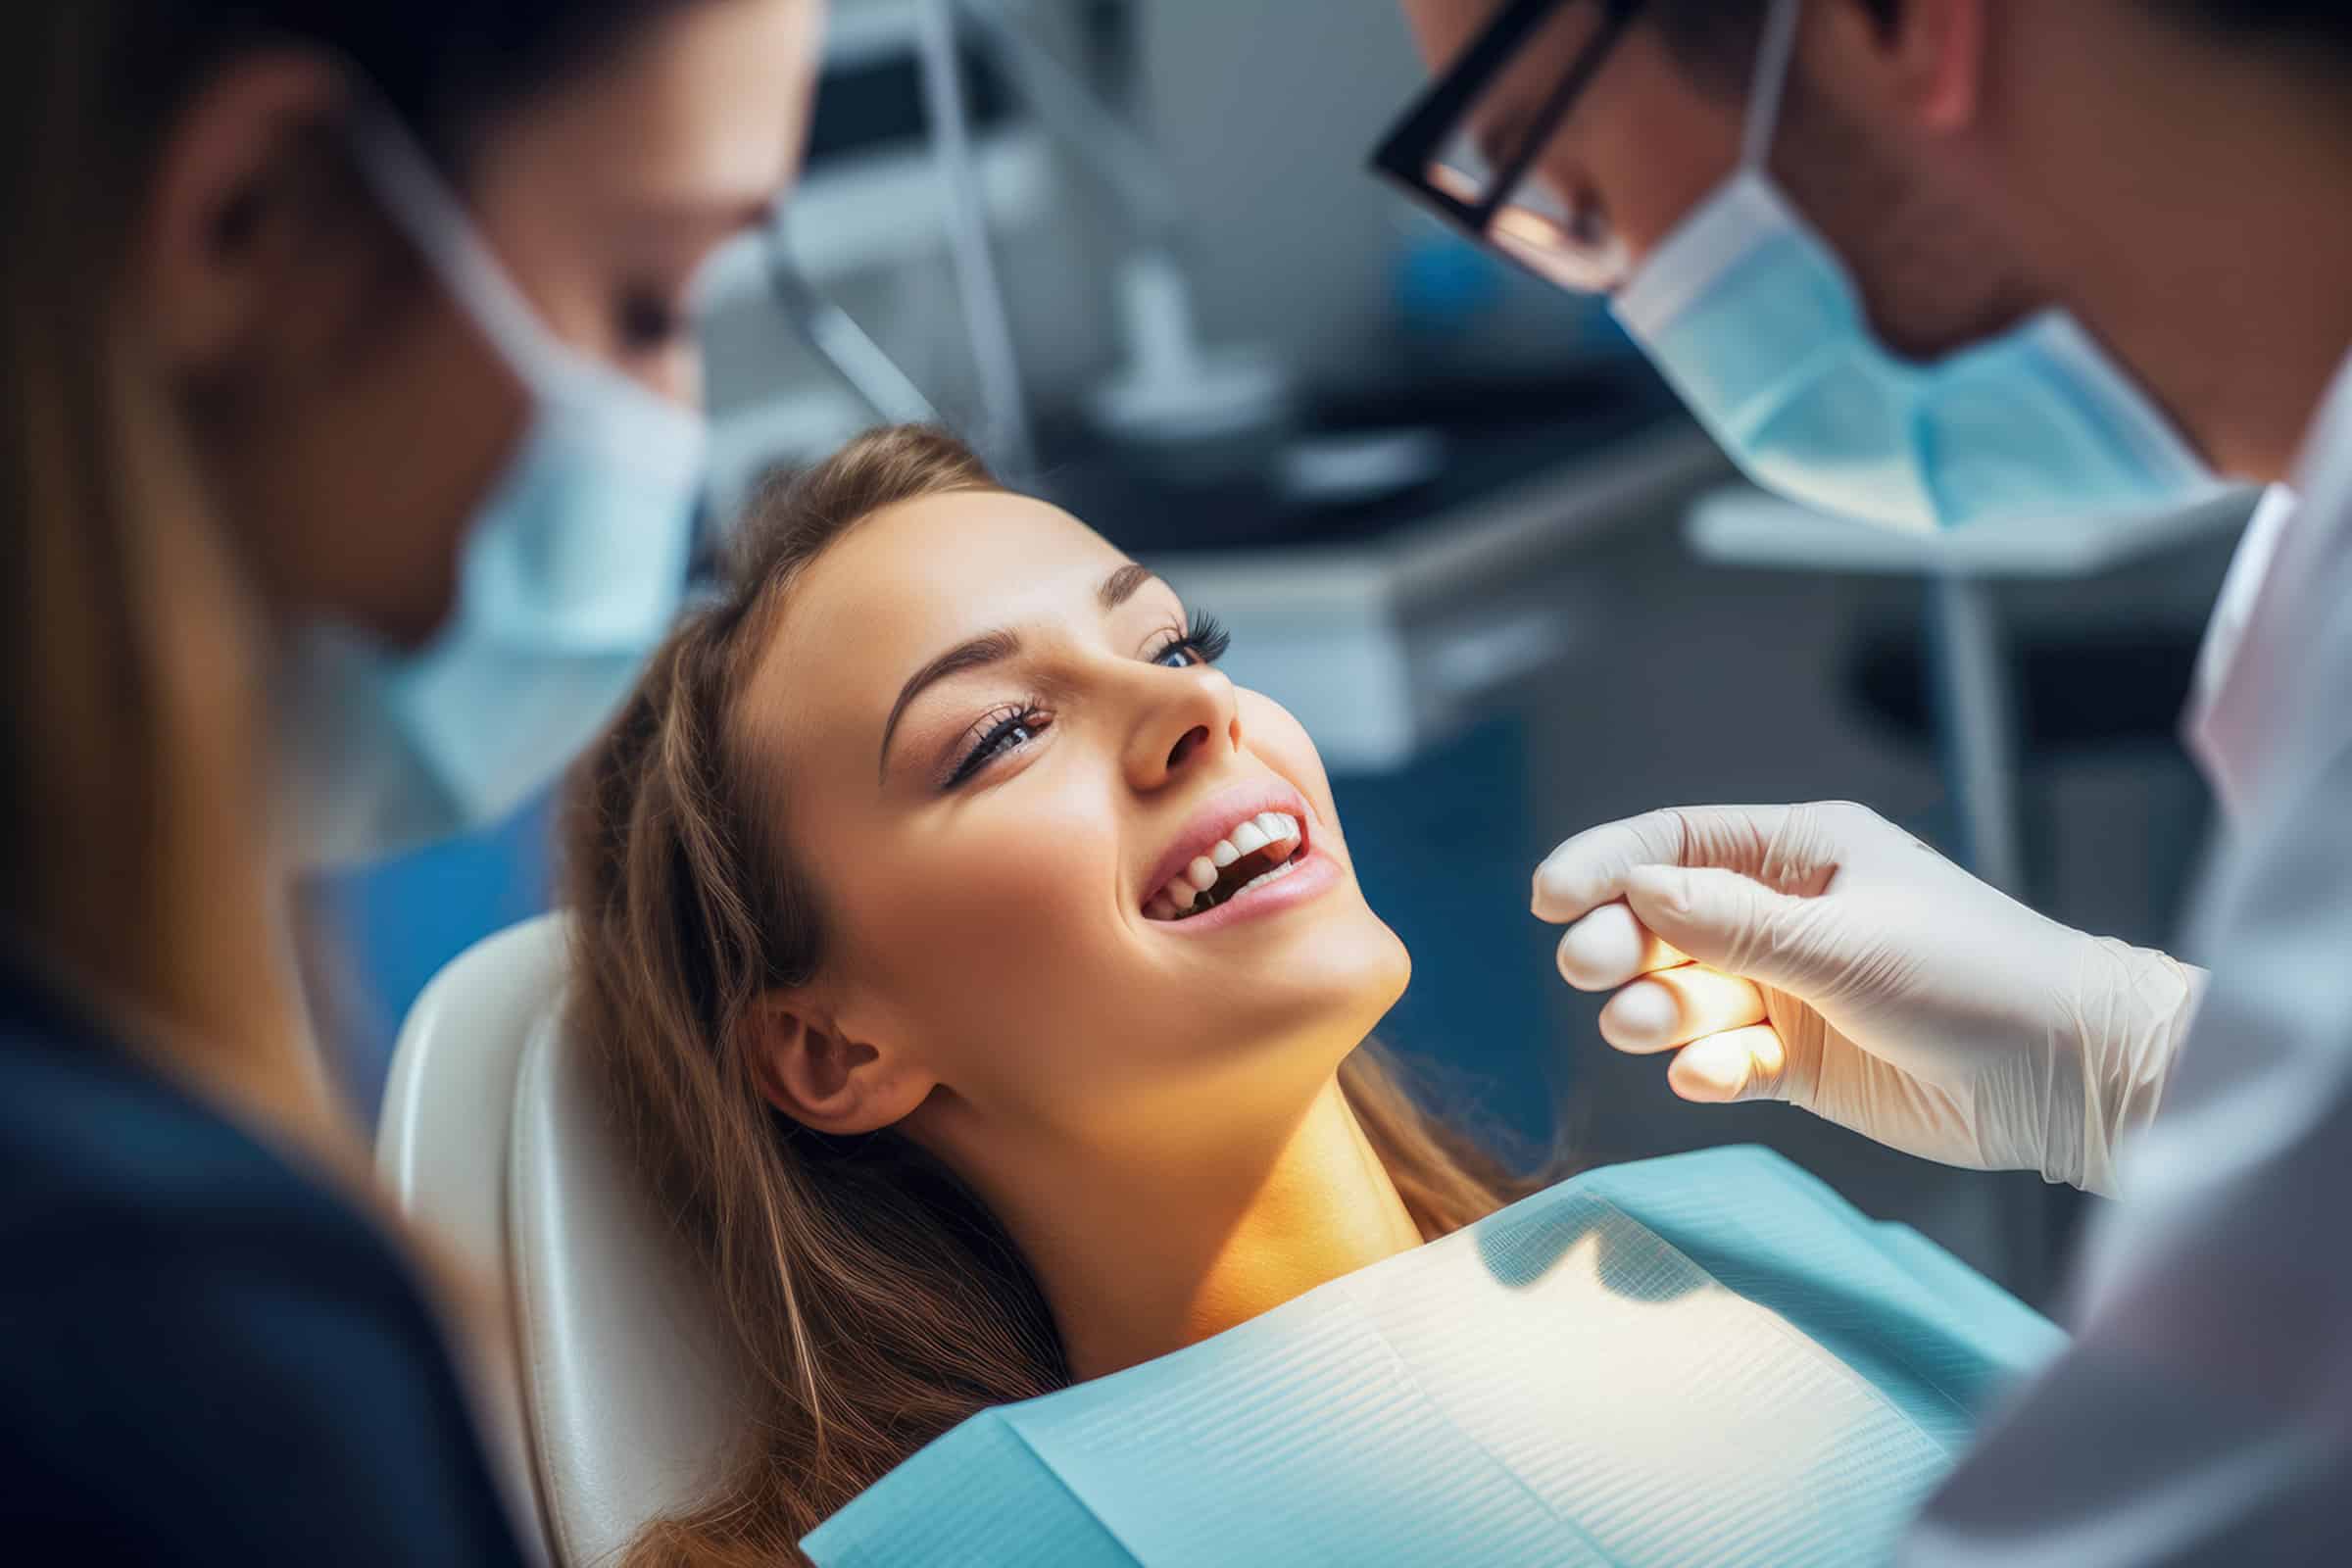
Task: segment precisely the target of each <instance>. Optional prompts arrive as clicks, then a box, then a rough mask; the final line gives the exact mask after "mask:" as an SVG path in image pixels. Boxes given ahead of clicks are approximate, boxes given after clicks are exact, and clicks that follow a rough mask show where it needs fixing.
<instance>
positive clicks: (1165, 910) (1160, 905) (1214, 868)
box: [1144, 811, 1302, 920]
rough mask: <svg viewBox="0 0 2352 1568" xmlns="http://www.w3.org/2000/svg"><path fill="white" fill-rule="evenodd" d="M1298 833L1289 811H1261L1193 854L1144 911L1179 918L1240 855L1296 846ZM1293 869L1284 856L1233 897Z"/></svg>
mask: <svg viewBox="0 0 2352 1568" xmlns="http://www.w3.org/2000/svg"><path fill="white" fill-rule="evenodd" d="M1301 836H1302V835H1301V834H1300V833H1299V819H1298V818H1297V817H1295V816H1293V815H1291V814H1290V813H1289V812H1288V811H1260V812H1259V813H1258V814H1257V815H1255V816H1253V817H1251V818H1250V820H1249V821H1247V822H1244V823H1241V824H1240V825H1239V826H1237V827H1235V828H1234V830H1233V833H1232V835H1231V836H1230V837H1227V838H1222V839H1219V840H1218V841H1217V842H1216V843H1214V844H1212V845H1210V846H1209V848H1208V852H1207V853H1206V854H1205V855H1201V856H1197V857H1195V858H1194V860H1193V862H1192V863H1191V864H1190V865H1188V866H1186V867H1185V868H1184V869H1183V870H1181V871H1179V872H1177V873H1176V875H1175V877H1174V878H1173V879H1171V880H1170V881H1169V883H1168V885H1167V886H1166V887H1164V888H1161V889H1160V890H1159V891H1158V892H1157V893H1155V894H1153V895H1152V901H1151V902H1150V903H1149V904H1146V905H1145V906H1144V913H1145V914H1146V915H1147V916H1149V917H1150V918H1152V919H1154V920H1176V919H1181V918H1182V917H1183V916H1184V915H1186V914H1187V913H1189V912H1191V910H1192V909H1193V907H1195V906H1196V905H1199V904H1201V902H1202V899H1203V897H1204V895H1206V894H1207V892H1208V890H1209V889H1210V888H1213V887H1215V886H1216V885H1217V875H1218V873H1219V872H1221V871H1223V870H1224V869H1225V868H1226V867H1228V866H1230V865H1232V864H1233V863H1234V862H1235V861H1237V860H1239V859H1240V858H1242V857H1243V856H1245V855H1255V854H1256V853H1257V852H1258V851H1260V850H1262V849H1265V848H1266V847H1267V846H1269V845H1285V844H1288V845H1297V844H1298V843H1299V840H1300V838H1301ZM1296 869H1297V867H1296V866H1294V865H1293V864H1292V863H1291V862H1290V861H1289V860H1288V859H1285V860H1283V861H1282V863H1280V864H1279V865H1276V866H1275V867H1274V868H1273V869H1272V870H1270V871H1266V872H1263V873H1261V874H1259V875H1258V876H1255V877H1252V878H1251V879H1250V881H1248V882H1246V883H1244V884H1243V885H1242V886H1241V887H1239V888H1236V889H1235V890H1234V892H1233V894H1232V897H1233V898H1239V897H1241V896H1242V895H1243V894H1245V893H1247V892H1249V891H1250V889H1251V888H1254V887H1256V886H1258V885H1259V884H1260V883H1265V882H1271V881H1273V880H1274V879H1275V878H1276V877H1278V876H1285V875H1288V874H1289V873H1290V872H1291V871H1293V870H1296ZM1228 902H1229V901H1228Z"/></svg>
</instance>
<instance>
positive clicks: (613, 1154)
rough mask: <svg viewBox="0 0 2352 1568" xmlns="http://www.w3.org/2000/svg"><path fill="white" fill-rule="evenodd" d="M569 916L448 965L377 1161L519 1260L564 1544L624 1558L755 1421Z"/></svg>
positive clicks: (560, 1547)
mask: <svg viewBox="0 0 2352 1568" xmlns="http://www.w3.org/2000/svg"><path fill="white" fill-rule="evenodd" d="M564 937H565V930H564V922H563V919H562V917H560V916H552V915H551V916H547V917H544V918H542V919H539V920H534V921H531V922H529V923H528V924H526V925H522V926H517V927H515V929H514V930H512V931H508V932H504V933H502V934H500V935H498V936H495V937H492V938H490V939H489V940H488V941H486V942H483V943H481V944H479V945H477V946H475V947H474V948H472V949H470V950H469V951H467V952H466V954H464V955H463V956H460V957H459V958H458V959H457V960H456V961H454V962H453V963H451V964H450V966H449V967H448V968H447V969H445V970H443V971H442V972H441V974H440V975H439V976H437V977H436V978H435V979H434V981H433V983H432V985H431V986H430V987H429V988H428V989H427V990H426V992H425V993H424V995H423V997H421V998H420V999H419V1000H418V1002H417V1006H416V1008H415V1009H414V1010H413V1011H412V1012H411V1013H410V1016H409V1020H408V1023H407V1025H406V1026H405V1027H404V1028H403V1030H402V1033H401V1041H400V1046H399V1049H398V1052H397V1053H396V1054H395V1056H394V1061H393V1071H392V1079H391V1083H390V1085H389V1087H388V1088H387V1090H386V1093H385V1102H384V1114H383V1122H382V1126H381V1129H380V1131H379V1135H378V1140H377V1158H378V1165H379V1168H380V1169H381V1171H382V1173H383V1175H384V1177H385V1179H386V1181H387V1182H389V1183H390V1185H391V1186H392V1188H393V1191H394V1192H395V1194H396V1195H397V1196H398V1197H399V1199H400V1201H401V1203H402V1204H403V1206H404V1207H405V1208H407V1209H408V1210H409V1212H410V1213H412V1214H413V1215H415V1216H416V1217H417V1219H418V1220H419V1221H420V1222H422V1223H424V1224H425V1225H427V1226H430V1227H432V1228H434V1229H436V1230H438V1231H439V1232H441V1233H442V1234H444V1235H445V1236H447V1237H449V1238H450V1240H451V1241H452V1242H453V1243H454V1244H455V1245H456V1246H457V1247H458V1248H459V1249H460V1250H461V1251H462V1252H463V1254H464V1255H465V1256H466V1258H467V1260H468V1261H470V1262H471V1263H473V1264H474V1265H475V1266H476V1267H477V1268H480V1269H482V1270H483V1271H484V1272H485V1273H494V1274H495V1276H496V1277H497V1278H500V1279H502V1280H504V1281H505V1282H506V1284H507V1286H508V1288H509V1290H510V1292H511V1295H512V1299H513V1303H514V1313H515V1332H516V1337H517V1342H518V1343H517V1347H516V1348H517V1354H516V1357H515V1360H516V1365H517V1367H518V1368H519V1381H518V1386H517V1387H516V1388H515V1389H513V1390H502V1391H497V1394H498V1397H500V1398H501V1399H502V1400H503V1399H506V1398H510V1397H511V1398H512V1400H513V1401H514V1407H515V1408H516V1409H518V1410H519V1412H520V1414H521V1417H522V1420H521V1426H522V1430H523V1431H524V1432H526V1433H527V1438H528V1442H527V1448H528V1455H527V1470H528V1476H529V1485H530V1489H531V1493H532V1495H534V1496H535V1497H536V1499H537V1503H538V1507H539V1513H540V1520H541V1523H542V1524H543V1526H544V1528H545V1530H546V1533H547V1540H548V1545H549V1548H550V1555H551V1556H552V1557H553V1558H554V1560H555V1561H556V1562H558V1563H559V1564H563V1565H564V1568H586V1565H588V1564H593V1563H603V1562H608V1561H611V1560H612V1559H613V1557H614V1556H615V1555H616V1554H617V1553H618V1552H619V1551H620V1550H621V1549H622V1548H623V1547H625V1546H626V1545H627V1544H629V1542H630V1541H631V1540H633V1539H634V1538H635V1537H636V1535H637V1533H638V1532H639V1531H640V1530H641V1529H643V1528H644V1527H645V1525H647V1524H648V1523H650V1522H651V1521H652V1520H654V1519H656V1518H659V1517H661V1516H662V1515H663V1514H667V1513H671V1512H675V1511H677V1510H679V1509H681V1508H684V1507H687V1506H689V1505H691V1504H693V1503H695V1502H697V1501H699V1500H701V1499H702V1498H703V1497H705V1496H706V1495H709V1494H710V1492H711V1489H712V1488H713V1487H714V1486H715V1485H716V1484H717V1483H718V1482H719V1480H720V1479H721V1477H722V1474H723V1469H724V1465H725V1462H726V1459H727V1457H728V1455H729V1453H730V1452H731V1450H732V1446H733V1445H734V1443H735V1442H736V1440H737V1439H738V1438H739V1436H740V1435H741V1434H742V1432H743V1430H744V1422H745V1414H744V1410H743V1407H742V1404H741V1392H742V1389H743V1387H744V1385H743V1382H742V1379H741V1377H740V1375H739V1374H738V1372H737V1369H736V1367H735V1364H734V1357H733V1352H732V1349H731V1348H730V1346H729V1344H728V1340H727V1337H726V1334H725V1331H724V1329H723V1327H722V1325H721V1322H720V1319H719V1316H718V1309H717V1303H716V1302H715V1301H714V1300H713V1299H712V1298H711V1294H710V1287H709V1283H708V1281H707V1280H706V1278H705V1276H704V1272H703V1270H702V1269H701V1268H700V1267H699V1266H697V1265H696V1264H695V1262H694V1261H693V1260H692V1259H691V1257H690V1256H689V1255H688V1253H687V1250H686V1249H685V1247H684V1245H683V1244H682V1242H681V1241H680V1240H679V1238H678V1237H677V1236H676V1234H675V1233H674V1231H673V1229H672V1227H671V1226H670V1225H669V1224H668V1223H667V1221H666V1220H665V1219H664V1217H663V1216H662V1214H661V1213H660V1212H659V1210H658V1208H657V1205H656V1204H655V1203H654V1201H653V1200H652V1197H651V1195H650V1194H649V1193H648V1192H646V1190H645V1188H644V1186H643V1184H642V1182H640V1180H639V1179H638V1176H637V1172H636V1168H635V1166H634V1164H633V1162H632V1161H631V1160H630V1158H629V1156H628V1152H627V1151H626V1150H625V1149H624V1148H623V1147H622V1144H621V1140H620V1138H619V1137H618V1133H617V1129H616V1128H615V1127H614V1125H613V1119H612V1117H611V1115H610V1113H609V1109H608V1106H607V1104H606V1103H605V1097H604V1094H603V1086H602V1084H601V1083H600V1081H599V1080H598V1076H597V1074H596V1072H595V1070H594V1064H593V1063H592V1062H590V1061H589V1060H588V1059H587V1054H586V1053H585V1052H583V1051H581V1050H579V1049H577V1047H576V1045H575V1044H574V1043H573V1042H571V1041H570V1040H569V1039H568V1038H567V1036H566V1032H565V1030H564V1005H563V1001H564V961H565V955H564Z"/></svg>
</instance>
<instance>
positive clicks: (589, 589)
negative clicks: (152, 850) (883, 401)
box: [284, 115, 707, 865]
mask: <svg viewBox="0 0 2352 1568" xmlns="http://www.w3.org/2000/svg"><path fill="white" fill-rule="evenodd" d="M360 146H361V155H362V157H361V161H362V164H363V166H364V167H365V169H366V170H367V172H368V176H369V178H370V179H371V181H372V183H373V185H374V187H375V189H376V192H377V194H378V196H379V198H380V199H381V200H382V202H383V204H384V206H385V207H386V209H387V210H388V211H389V212H390V213H391V215H392V216H393V218H394V221H396V222H397V223H398V224H399V225H400V227H401V228H402V229H403V230H404V231H405V232H406V233H407V234H408V235H409V236H410V238H411V239H412V240H413V241H414V242H415V243H416V245H417V247H418V249H419V250H420V251H422V253H423V255H424V257H425V259H426V261H427V262H428V264H429V265H430V267H431V269H432V270H433V272H434V274H435V276H436V277H437V279H438V280H439V281H440V282H441V284H442V285H443V286H444V287H445V288H446V289H447V290H448V291H449V293H450V294H451V296H452V297H453V298H454V299H456V300H457V301H458V303H459V304H460V306H461V307H462V308H463V309H464V310H465V311H466V314H467V315H468V316H469V317H470V318H471V319H473V320H474V321H475V322H476V323H477V324H478V325H479V326H480V328H481V330H482V332H483V333H484V335H485V336H487V337H488V338H489V339H490V341H491V342H492V344H493V345H495V346H496V348H497V350H498V351H499V353H500V355H501V356H502V357H503V358H504V359H505V360H506V361H507V363H508V364H509V365H510V366H511V367H512V368H513V369H514V372H515V375H516V376H517V378H519V379H520V380H521V382H522V383H523V385H524V386H525V387H526V388H527V389H528V391H529V394H530V398H531V403H532V414H531V418H530V424H529V426H528V428H527V429H526V431H525V432H524V434H523V435H522V437H521V438H520V440H519V442H518V443H517V446H516V449H515V452H514V454H513V456H512V457H511V458H510V459H509V461H508V466H507V468H506V471H505V472H504V474H503V475H502V476H501V477H500V478H499V479H498V480H497V481H496V482H495V483H494V484H493V486H492V487H491V489H490V490H489V491H488V492H487V493H486V494H485V496H484V498H483V501H482V504H481V508H480V511H479V514H478V515H476V516H475V517H474V518H473V520H472V523H471V526H470V529H469V531H468V533H467V534H466V545H465V555H464V560H463V563H462V567H461V576H460V582H459V589H458V600H457V605H456V608H455V610H454V611H453V613H452V615H451V617H450V620H449V622H448V623H447V624H446V625H445V626H443V627H442V629H441V630H440V632H439V633H438V634H437V635H436V636H435V637H434V639H433V640H432V642H431V643H430V644H428V645H427V646H425V647H424V648H422V649H419V650H417V651H414V652H405V651H400V650H395V649H391V648H387V647H384V646H382V645H381V644H379V643H377V642H375V641H374V640H373V639H371V638H369V637H368V636H367V635H366V634H364V633H362V632H360V631H358V630H355V629H353V628H349V627H343V626H334V625H314V626H310V627H306V628H303V629H301V630H300V631H298V632H297V633H296V635H295V638H294V645H293V649H292V658H291V667H290V668H289V670H288V671H287V693H286V697H287V701H286V705H285V709H284V712H285V720H286V723H285V727H286V732H287V740H286V745H287V752H288V756H289V760H290V764H291V766H290V771H289V777H288V781H287V785H288V787H287V795H288V800H287V807H288V809H289V811H290V813H291V816H292V828H293V832H294V835H295V839H296V843H297V846H298V849H299V851H300V854H301V858H303V859H304V860H305V862H306V863H309V864H312V865H332V864H344V863H351V862H356V861H363V860H367V859H371V858H380V857H383V856H386V855H389V854H392V853H394V852H397V851H399V850H402V849H406V848H409V847H412V846H415V845H418V844H423V843H426V842H429V841H431V840H434V839H439V838H446V837H449V836H452V835H454V834H458V833H461V832H464V831H466V830H467V829H470V828H474V827H478V826H481V825H484V824H487V823H489V822H492V821H495V820H497V819H498V818H500V817H502V816H504V815H506V814H508V813H509V812H511V811H513V810H514V809H515V808H516V807H518V806H520V805H521V804H523V803H524V802H525V801H526V800H528V799H529V798H530V797H531V796H532V795H533V794H534V793H536V792H537V791H538V790H539V789H540V788H541V787H542V786H544V785H545V784H546V783H547V782H548V781H549V780H550V779H552V778H553V777H554V776H555V775H556V773H557V772H558V771H560V770H561V769H562V768H563V766H564V764H565V763H566V762H567V761H569V760H570V759H571V757H572V756H573V754H574V753H576V752H577V751H579V749H580V748H581V747H582V746H584V745H585V744H586V743H587V742H588V741H589V740H590V739H591V738H593V736H594V735H595V734H596V732H597V731H598V729H599V728H600V727H601V726H602V725H603V724H604V723H605V722H606V721H607V719H609V718H610V717H611V715H612V714H613V711H614V710H615V709H616V708H617V707H618V706H619V704H620V702H621V700H622V699H623V698H624V697H625V696H626V694H627V692H628V689H629V687H630V684H631V683H632V682H633V681H634V680H635V678H636V676H637V673H638V671H639V669H640V668H641V666H642V665H643V663H644V662H645V660H646V658H647V656H648V655H649V654H650V653H651V652H652V650H653V649H654V648H655V646H656V645H657V644H658V643H659V642H660V641H661V639H662V635H663V634H664V633H665V632H666V631H667V629H668V627H669V625H670V622H671V620H672V619H673V617H674V616H675V615H676V613H677V611H678V608H679V604H680V601H681V598H682V596H683V593H684V587H685V578H686V565H687V555H688V550H689V546H690V543H691V539H692V533H693V525H694V517H695V511H696V505H697V502H698V501H699V499H700V497H701V494H702V490H703V482H704V468H705V451H706V446H707V435H706V429H705V424H704V421H703V419H702V417H701V416H700V415H699V414H697V413H695V412H694V411H692V410H689V409H687V408H684V407H681V406H680V405H678V404H675V403H672V402H670V401H668V400H667V399H664V398H662V397H661V396H659V395H658V394H656V393H655V392H653V391H652V390H650V389H649V388H647V387H645V386H643V385H642V384H640V383H639V382H637V381H636V380H634V379H632V378H631V377H629V376H627V375H624V374H622V373H621V372H620V371H619V370H617V369H615V368H613V367H611V366H609V365H607V364H605V363H603V362H601V361H598V360H595V359H592V358H590V357H589V356H587V355H584V354H582V353H580V352H578V351H577V350H574V349H572V348H571V347H570V346H568V345H567V344H564V342H562V341H561V340H559V339H558V338H557V337H556V336H555V335H554V334H553V333H552V332H551V331H549V330H548V329H547V327H546V326H545V325H544V324H543V323H542V322H541V321H540V320H539V319H538V318H537V316H536V315H535V314H534V313H533V312H532V310H531V308H530V306H529V305H528V304H527V303H526V302H525V301H524V299H523V297H522V295H521V294H520V292H519V291H518V290H517V289H516V288H515V285H514V284H513V282H512V281H511V280H510V279H509V278H508V276H507V275H506V273H505V272H504V271H503V270H502V269H501V268H500V266H499V264H498V262H497V260H496V259H495V258H494V257H493V256H492V254H491V252H490V249H489V247H488V245H487V244H486V243H485V242H484V241H483V240H482V238H481V237H480V235H479V233H478V232H477V231H476V229H475V227H474V225H473V223H472V222H471V221H470V220H469V219H468V217H467V216H466V212H465V210H464V208H463V206H462V205H461V203H460V202H459V200H458V199H457V197H456V195H455V193H454V192H452V191H451V190H450V189H449V188H448V186H447V185H446V184H445V183H444V182H443V181H442V179H441V178H440V176H439V174H438V173H437V172H435V171H434V169H433V168H432V167H431V165H430V164H429V163H427V161H426V160H425V158H424V156H423V154H422V152H421V151H420V150H419V149H418V148H417V146H416V144H415V143H414V142H413V141H412V140H411V139H410V138H409V136H408V135H407V134H406V132H405V131H403V130H402V129H401V128H400V127H399V126H398V125H397V124H396V123H393V122H391V121H390V120H389V118H388V117H385V116H381V115H374V116H370V117H368V120H367V122H366V128H365V130H364V132H363V135H362V139H361V143H360ZM319 525H320V526H322V527H327V526H332V525H333V519H332V518H321V519H319Z"/></svg>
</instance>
